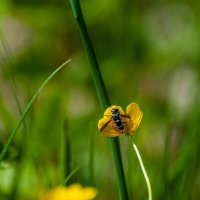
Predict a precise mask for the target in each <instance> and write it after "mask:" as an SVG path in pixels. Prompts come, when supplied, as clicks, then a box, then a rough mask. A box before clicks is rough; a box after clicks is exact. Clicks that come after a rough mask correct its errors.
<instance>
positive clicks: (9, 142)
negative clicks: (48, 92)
mask: <svg viewBox="0 0 200 200" xmlns="http://www.w3.org/2000/svg"><path fill="white" fill-rule="evenodd" d="M69 61H70V60H68V61H66V62H64V63H63V64H62V65H61V66H60V67H58V68H57V69H56V70H55V71H54V72H53V73H52V74H51V75H50V76H49V77H48V78H47V79H46V80H45V81H44V82H43V83H42V85H41V86H40V87H39V88H38V90H37V91H36V92H35V94H34V95H33V97H32V99H31V100H30V102H29V103H28V105H27V106H26V108H25V110H24V112H23V113H22V115H21V117H20V119H19V121H18V122H17V125H16V127H15V128H14V129H13V131H12V133H11V134H10V137H9V138H8V141H7V142H6V144H5V146H4V148H3V150H2V151H1V154H0V162H1V161H2V160H3V158H4V156H5V154H6V152H7V150H8V147H9V145H10V144H11V142H12V141H13V139H14V137H15V134H16V133H17V131H18V129H19V127H20V126H21V124H22V122H23V121H24V119H25V117H26V115H27V114H28V112H29V110H30V108H31V106H32V105H33V102H34V101H35V99H36V97H37V96H38V95H39V93H40V92H41V90H42V89H43V88H44V86H45V85H46V84H47V83H48V82H49V80H50V79H51V78H52V77H53V76H54V75H55V74H56V73H57V72H58V71H60V70H61V69H62V68H63V67H64V66H65V65H66V64H67V63H68V62H69Z"/></svg>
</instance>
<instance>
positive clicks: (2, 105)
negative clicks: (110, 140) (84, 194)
mask: <svg viewBox="0 0 200 200" xmlns="http://www.w3.org/2000/svg"><path fill="white" fill-rule="evenodd" d="M2 2H3V3H2ZM2 2H1V5H0V11H1V13H0V25H1V28H2V30H3V31H4V34H5V36H6V41H7V42H8V45H9V48H10V49H11V50H12V55H14V57H15V62H14V64H10V62H9V61H8V59H10V57H8V56H9V55H6V54H5V49H4V48H3V47H2V45H1V46H0V63H1V66H0V72H1V73H0V89H1V95H0V140H1V144H2V145H3V144H5V143H6V141H7V139H8V137H9V134H10V132H11V130H12V129H13V127H14V126H15V124H16V121H17V119H18V118H19V116H20V113H19V111H18V108H17V104H16V101H15V100H14V97H13V95H12V94H14V93H15V92H16V91H13V89H12V88H10V86H9V76H13V77H14V79H15V82H16V87H17V91H18V92H17V95H18V97H19V99H20V105H21V107H22V108H23V107H24V105H26V103H27V101H28V100H29V99H30V96H31V94H33V92H34V91H35V89H36V88H38V86H39V84H40V83H41V82H42V80H44V78H45V77H46V76H47V74H49V72H50V71H53V70H54V69H52V68H50V67H49V66H58V65H59V64H60V63H61V61H63V60H65V59H66V58H68V57H71V58H72V62H71V64H70V67H69V68H68V70H66V71H63V73H62V74H59V75H58V76H57V77H55V79H54V80H52V82H50V83H49V85H47V88H46V89H45V91H43V92H42V94H41V96H40V97H39V98H38V100H37V101H36V104H35V105H34V107H33V109H32V110H31V113H30V115H29V117H28V118H27V120H26V124H27V127H28V129H27V130H25V129H24V128H21V129H20V130H19V134H17V135H16V138H15V140H14V141H13V143H12V145H11V146H10V147H9V151H8V153H7V154H6V158H5V160H4V162H3V164H2V166H1V170H0V199H6V198H7V197H9V195H10V194H11V193H12V185H13V181H14V174H15V173H17V174H18V172H19V171H20V172H21V173H20V177H19V179H18V180H19V181H18V187H17V191H16V194H17V195H16V199H34V198H36V197H37V196H38V194H39V193H40V191H41V190H45V189H46V188H48V187H52V186H55V185H57V184H61V180H65V178H66V177H67V176H68V175H69V173H70V172H71V171H72V170H73V169H75V168H76V167H77V166H78V167H80V170H79V171H77V173H75V175H74V176H73V177H72V178H71V179H70V182H79V183H81V184H83V185H88V184H89V183H90V178H89V177H90V176H91V174H90V172H89V171H88V169H89V166H90V165H91V163H90V161H91V160H90V157H91V155H90V145H89V144H90V142H89V141H90V136H89V133H93V140H94V146H93V148H94V161H93V162H94V166H95V168H94V179H95V180H94V182H95V183H96V187H97V189H98V190H99V199H117V191H116V192H113V193H111V192H110V191H115V189H114V186H115V183H114V180H115V179H114V172H113V167H112V162H111V155H110V152H109V149H108V144H107V142H106V140H105V138H104V137H103V136H101V135H100V134H99V133H98V131H97V128H96V124H97V121H98V119H99V117H100V116H101V115H102V113H101V111H100V110H99V108H98V103H97V98H96V96H95V90H94V87H93V84H92V80H91V77H90V71H89V69H88V67H87V65H88V63H87V58H86V56H85V53H84V50H83V47H82V43H81V41H80V37H79V33H78V30H77V27H76V25H75V23H74V20H73V16H72V13H71V9H70V5H67V6H66V4H64V3H63V2H62V1H60V2H59V1H42V0H38V1H19V0H18V1H11V0H10V1H8V0H4V1H2ZM82 3H83V7H84V8H83V9H84V11H85V14H86V21H87V24H88V26H89V31H90V33H91V37H92V41H93V43H94V47H95V50H96V52H97V56H98V58H99V62H100V66H101V70H102V72H103V76H104V78H105V82H106V85H107V87H108V92H109V95H110V97H111V101H112V102H113V103H115V104H120V105H122V107H125V106H126V105H127V104H128V103H130V102H131V101H133V100H134V101H136V102H138V103H139V104H140V106H141V109H142V110H143V112H144V117H143V120H142V122H141V126H140V128H139V129H138V130H137V132H136V133H135V135H134V139H135V140H136V143H137V145H138V147H139V149H140V150H141V154H142V155H143V160H144V161H145V164H146V167H147V171H148V172H149V176H150V179H151V182H152V189H153V196H154V199H183V200H184V199H199V198H200V196H199V188H200V181H199V161H198V160H199V159H198V155H199V137H198V133H199V126H198V124H199V97H198V91H199V84H200V83H199V71H200V70H199V63H200V62H199V46H198V43H199V36H198V35H199V28H200V27H199V24H200V23H199V19H200V13H199V7H200V4H199V2H197V1H193V2H180V1H179V2H178V1H173V2H162V3H157V2H156V1H154V2H153V1H152V2H150V1H149V2H148V3H144V2H142V1H137V2H133V3H131V4H130V2H129V1H113V0H109V1H100V0H98V1H93V2H91V1H84V2H82ZM94 8H95V9H94ZM1 39H2V38H1ZM1 44H2V43H1ZM2 67H4V69H6V70H7V71H8V72H9V75H5V74H4V73H3V71H2ZM65 118H67V120H68V128H67V131H68V137H69V141H70V170H69V171H68V172H66V175H65V177H60V176H61V174H62V173H63V166H62V163H63V161H61V160H62V158H60V152H61V151H62V148H61V146H60V144H61V141H60V140H61V138H62V137H63V124H64V119H65ZM25 142H26V146H27V148H26V150H25V151H24V152H20V146H21V145H22V144H24V143H25ZM120 143H121V149H122V150H123V151H122V157H123V163H124V165H125V166H124V167H125V173H126V174H125V175H126V179H127V185H128V190H129V194H130V197H132V198H134V199H145V198H146V196H147V193H146V192H147V191H146V185H145V182H144V179H143V176H142V173H141V171H140V167H139V164H138V162H137V158H136V156H135V154H134V152H133V149H132V147H131V144H130V142H129V141H128V139H127V138H126V137H122V138H120ZM63 149H64V148H63ZM63 151H64V150H63ZM65 153H66V152H65ZM60 159H61V160H60ZM67 164H69V163H67Z"/></svg>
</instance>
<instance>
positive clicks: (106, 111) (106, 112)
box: [104, 105, 125, 118]
mask: <svg viewBox="0 0 200 200" xmlns="http://www.w3.org/2000/svg"><path fill="white" fill-rule="evenodd" d="M112 109H118V110H119V114H121V115H125V112H124V111H123V109H122V108H121V107H120V106H117V105H112V106H110V107H108V108H107V109H106V110H105V112H104V116H110V117H111V118H112Z"/></svg>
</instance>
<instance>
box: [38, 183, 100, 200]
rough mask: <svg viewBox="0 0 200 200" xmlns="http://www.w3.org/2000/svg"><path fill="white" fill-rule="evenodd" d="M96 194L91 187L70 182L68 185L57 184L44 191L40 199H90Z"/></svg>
mask: <svg viewBox="0 0 200 200" xmlns="http://www.w3.org/2000/svg"><path fill="white" fill-rule="evenodd" d="M96 196H97V190H96V189H95V188H93V187H82V186H81V185H80V184H72V185H70V186H69V187H64V186H59V187H56V188H54V189H52V190H51V191H49V192H47V193H45V194H44V195H43V196H42V198H41V200H92V199H94V198H95V197H96Z"/></svg>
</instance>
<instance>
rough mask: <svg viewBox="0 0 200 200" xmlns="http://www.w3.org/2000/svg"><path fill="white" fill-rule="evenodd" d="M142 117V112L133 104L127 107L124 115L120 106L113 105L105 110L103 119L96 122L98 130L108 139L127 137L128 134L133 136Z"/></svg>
mask: <svg viewBox="0 0 200 200" xmlns="http://www.w3.org/2000/svg"><path fill="white" fill-rule="evenodd" d="M142 116H143V113H142V111H141V110H140V108H139V106H138V104H136V103H134V102H132V103H130V104H129V105H128V106H127V108H126V113H125V112H124V111H123V109H122V108H121V107H120V106H117V105H113V106H110V107H108V108H107V109H106V110H105V112H104V116H103V118H101V119H100V120H99V122H98V129H99V131H100V132H101V133H102V134H103V135H105V136H109V137H116V136H120V135H128V132H129V133H130V134H131V135H133V133H134V132H135V130H136V129H137V128H138V126H139V124H140V122H141V120H142Z"/></svg>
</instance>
